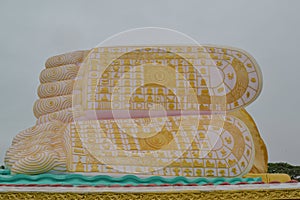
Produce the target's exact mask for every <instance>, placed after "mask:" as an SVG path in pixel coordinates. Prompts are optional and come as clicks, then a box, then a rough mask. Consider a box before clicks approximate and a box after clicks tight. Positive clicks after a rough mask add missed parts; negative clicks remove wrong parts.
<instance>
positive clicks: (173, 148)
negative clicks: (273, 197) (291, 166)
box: [5, 46, 267, 177]
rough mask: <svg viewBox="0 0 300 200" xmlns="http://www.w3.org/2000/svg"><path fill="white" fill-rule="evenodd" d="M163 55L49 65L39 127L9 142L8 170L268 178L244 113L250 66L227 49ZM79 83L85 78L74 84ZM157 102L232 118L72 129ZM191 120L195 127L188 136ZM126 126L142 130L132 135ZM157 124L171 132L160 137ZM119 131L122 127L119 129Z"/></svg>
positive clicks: (73, 58) (111, 52)
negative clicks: (95, 114) (97, 115)
mask: <svg viewBox="0 0 300 200" xmlns="http://www.w3.org/2000/svg"><path fill="white" fill-rule="evenodd" d="M156 49H157V47H156ZM159 49H162V50H161V52H160V51H158V52H157V51H154V50H155V48H149V47H147V48H140V49H138V50H135V49H132V47H125V50H124V47H120V48H119V47H108V48H98V49H93V50H91V51H78V52H72V53H67V54H63V55H59V56H55V57H51V58H49V59H48V60H47V62H46V69H44V70H43V71H42V72H41V75H40V81H41V85H40V86H39V88H38V95H39V97H40V99H39V100H37V101H36V103H35V104H34V109H33V110H34V114H35V116H36V117H37V118H38V119H37V125H36V126H34V127H32V128H29V129H27V130H25V131H22V132H20V133H19V134H18V135H17V136H16V137H15V138H14V140H13V144H12V146H11V148H10V149H9V150H8V151H7V155H6V158H5V162H6V164H7V166H8V167H10V168H11V170H12V172H14V173H28V174H38V173H44V172H48V171H52V170H54V171H61V172H86V173H89V172H97V173H109V174H116V175H117V174H124V173H141V172H147V173H148V174H147V175H160V176H178V175H180V176H188V177H199V176H226V177H234V176H241V175H244V174H245V173H247V172H249V171H251V172H253V173H262V172H266V169H267V151H266V147H265V144H264V142H263V141H262V139H261V137H260V135H259V133H258V130H257V128H256V125H255V123H254V121H253V120H252V118H251V117H250V115H249V114H248V113H247V112H246V111H245V110H244V109H243V107H244V106H246V105H248V104H250V103H251V102H252V101H254V100H255V99H256V97H257V96H258V95H259V93H260V91H261V74H260V71H259V68H258V66H257V64H256V62H255V60H253V58H252V57H251V56H249V55H248V54H247V53H245V52H243V51H240V50H237V49H232V48H223V47H213V46H211V47H209V46H207V47H201V48H200V47H182V46H181V47H159ZM124 51H125V52H124ZM173 52H176V53H173ZM84 58H88V59H87V60H86V59H84ZM95 58H101V59H100V62H98V61H97V59H95ZM89 59H90V60H89ZM93 60H95V62H93ZM110 61H113V62H110ZM88 62H92V64H90V65H88V64H87V63H88ZM149 63H150V64H149ZM86 71H87V72H88V73H87V74H85V73H86ZM216 73H217V75H216ZM84 75H86V76H84ZM78 76H79V77H83V78H81V79H76V81H74V79H75V78H76V77H78ZM215 77H217V78H215ZM85 78H87V79H85ZM153 82H155V83H157V84H153ZM187 83H188V84H187ZM141 85H142V86H141ZM187 85H188V86H187ZM137 86H138V87H137ZM166 86H167V87H166ZM135 87H136V88H137V89H135V90H132V88H135ZM112 88H114V89H115V88H117V89H118V90H117V92H116V91H115V90H112ZM74 91H76V95H75V96H74ZM174 91H176V92H177V93H176V94H175V93H174ZM78 94H79V95H78ZM114 94H118V95H115V96H114ZM128 94H131V95H128ZM112 97H114V98H112ZM129 97H130V98H129ZM187 97H190V98H187ZM125 100H128V102H129V104H128V106H127V104H126V101H125ZM110 102H114V103H115V102H119V103H118V104H113V105H112V104H110ZM153 103H155V104H156V105H159V106H158V107H156V110H160V109H162V108H163V109H164V110H166V111H180V110H184V111H187V112H189V111H195V110H196V111H207V112H211V111H219V112H224V111H228V112H227V116H225V115H224V114H222V115H217V114H213V115H211V114H209V113H208V114H206V115H201V116H198V115H190V116H183V117H171V116H169V117H167V118H164V119H162V120H160V118H153V120H152V124H151V123H150V124H151V126H148V125H149V124H148V123H149V120H148V119H142V118H138V119H137V120H135V121H130V120H129V121H126V119H122V120H119V121H118V124H117V122H116V121H115V120H105V119H100V120H95V119H92V120H84V121H79V122H76V119H77V117H82V116H83V117H84V116H85V115H88V113H89V111H99V113H100V118H101V117H103V115H105V114H103V115H101V112H102V111H107V110H108V111H109V110H112V109H113V110H117V111H123V110H126V109H127V108H129V109H130V110H132V111H133V112H136V111H138V112H139V111H143V110H148V109H149V108H150V107H149V105H153ZM76 106H81V107H80V109H79V110H78V109H77V107H76ZM75 107H76V108H75ZM154 110H155V109H154ZM74 114H75V116H74ZM164 120H166V121H164ZM190 121H193V122H197V125H199V126H198V127H195V128H194V129H193V128H192V126H190V125H189V124H188V122H190ZM211 121H212V122H213V123H210V122H211ZM132 122H135V123H136V124H137V125H138V126H136V127H135V125H136V124H132V126H130V123H132ZM163 122H168V123H167V125H166V126H165V128H164V129H162V130H161V131H157V130H156V128H157V127H159V126H161V123H163ZM181 122H183V126H182V128H178V127H179V126H178V123H181ZM120 123H121V125H124V126H126V125H128V127H122V129H120ZM191 124H193V123H191ZM99 127H100V128H99ZM132 127H135V129H134V128H133V129H131V128H132ZM145 127H147V128H145ZM124 128H125V129H126V130H127V132H126V131H125V132H124V131H123V130H124ZM155 131H156V132H155ZM174 131H175V132H176V134H174ZM128 133H129V135H128ZM150 136H151V137H150ZM103 139H104V140H109V142H103ZM214 144H217V145H214ZM209 149H210V150H211V151H209ZM145 151H146V154H144V153H145ZM128 152H130V154H128ZM141 155H142V156H141ZM154 161H155V162H154Z"/></svg>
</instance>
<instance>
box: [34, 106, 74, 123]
mask: <svg viewBox="0 0 300 200" xmlns="http://www.w3.org/2000/svg"><path fill="white" fill-rule="evenodd" d="M51 121H60V122H63V123H69V122H72V121H73V112H72V108H68V109H65V110H60V111H57V112H53V113H49V114H46V115H42V116H40V117H39V118H38V119H37V121H36V124H44V123H48V122H51Z"/></svg>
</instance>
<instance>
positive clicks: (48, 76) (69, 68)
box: [40, 64, 80, 83]
mask: <svg viewBox="0 0 300 200" xmlns="http://www.w3.org/2000/svg"><path fill="white" fill-rule="evenodd" d="M79 68H80V67H79V66H78V65H75V64H70V65H63V66H58V67H54V68H49V69H44V70H43V71H42V72H41V74H40V82H41V83H48V82H56V81H63V80H69V79H74V78H75V77H76V76H77V72H78V70H79Z"/></svg>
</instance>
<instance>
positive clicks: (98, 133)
mask: <svg viewBox="0 0 300 200" xmlns="http://www.w3.org/2000/svg"><path fill="white" fill-rule="evenodd" d="M194 117H195V116H181V117H168V118H167V119H166V120H167V121H166V122H165V126H164V128H163V129H162V130H161V131H158V132H157V134H156V135H154V136H151V137H148V138H139V137H134V135H133V134H132V135H129V134H127V133H126V131H128V130H129V131H130V133H137V134H138V133H139V132H145V131H144V129H145V126H143V125H142V126H139V127H135V126H134V124H131V123H132V122H131V121H130V120H126V119H124V120H123V119H119V120H117V121H114V120H100V121H79V122H77V123H76V124H74V123H71V124H70V126H69V130H68V131H67V132H65V134H67V135H66V136H65V137H66V138H68V139H65V140H66V141H67V140H70V141H72V143H71V148H70V149H69V148H68V149H67V157H68V158H69V159H70V160H68V166H67V167H68V171H70V172H100V173H110V174H122V173H129V172H131V173H140V174H142V175H143V172H144V173H147V174H148V175H157V176H186V177H199V176H207V177H210V176H211V177H236V176H242V175H244V174H246V173H248V172H249V170H250V169H251V167H252V164H253V161H254V144H253V142H252V137H251V133H250V132H249V129H248V128H247V127H246V125H245V124H244V123H243V122H242V121H241V120H239V119H238V118H235V117H233V116H230V115H227V116H226V117H224V118H225V122H224V124H223V123H222V120H223V119H222V118H223V116H218V117H219V119H218V122H216V123H213V124H210V122H211V120H212V119H211V115H206V116H203V115H201V116H200V120H199V122H198V123H199V126H198V127H193V125H190V127H189V128H186V129H185V128H182V131H180V130H178V126H177V124H179V123H180V120H181V118H187V119H188V120H190V121H192V120H193V119H192V118H194ZM151 120H152V124H151V125H152V126H151V127H147V129H148V130H149V131H150V132H151V129H156V128H157V127H159V125H158V124H159V123H160V118H152V119H151ZM156 120H157V121H156ZM215 120H216V119H215ZM120 122H122V123H121V126H122V127H120V126H119V125H120ZM135 122H137V123H138V124H143V121H142V119H136V120H135ZM125 124H126V126H127V127H125V126H123V125H125ZM218 125H219V126H220V127H218ZM127 128H128V129H127ZM191 134H193V135H194V137H189V136H188V135H191ZM172 142H173V143H174V144H173V145H170V144H171V143H172ZM184 149H187V150H186V151H184ZM145 150H148V151H149V150H151V151H152V153H149V152H147V153H146V154H145V156H142V154H143V152H144V151H145ZM129 152H130V153H129ZM151 168H153V169H151Z"/></svg>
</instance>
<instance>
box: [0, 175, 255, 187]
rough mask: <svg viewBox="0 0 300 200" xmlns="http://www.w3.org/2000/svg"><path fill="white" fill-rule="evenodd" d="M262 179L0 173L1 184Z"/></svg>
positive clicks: (138, 182) (243, 179)
mask: <svg viewBox="0 0 300 200" xmlns="http://www.w3.org/2000/svg"><path fill="white" fill-rule="evenodd" d="M258 181H261V178H202V177H201V178H193V179H191V178H186V177H182V176H179V177H175V178H164V177H160V176H151V177H147V178H139V177H137V176H134V175H126V176H122V177H111V176H107V175H98V176H85V175H81V174H63V175H62V174H40V175H25V174H16V175H0V184H62V185H91V186H95V185H106V186H108V185H115V184H118V185H122V186H124V185H128V184H130V185H141V184H144V185H147V184H156V185H161V184H178V183H180V184H191V183H193V184H198V185H203V184H208V183H212V184H214V185H219V184H221V183H224V182H228V183H229V184H237V183H240V182H247V183H253V182H258Z"/></svg>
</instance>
